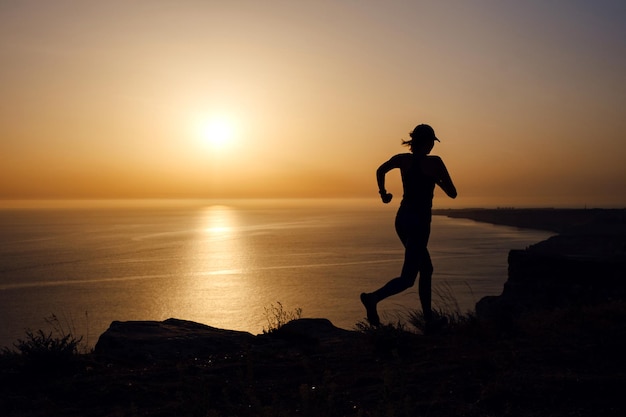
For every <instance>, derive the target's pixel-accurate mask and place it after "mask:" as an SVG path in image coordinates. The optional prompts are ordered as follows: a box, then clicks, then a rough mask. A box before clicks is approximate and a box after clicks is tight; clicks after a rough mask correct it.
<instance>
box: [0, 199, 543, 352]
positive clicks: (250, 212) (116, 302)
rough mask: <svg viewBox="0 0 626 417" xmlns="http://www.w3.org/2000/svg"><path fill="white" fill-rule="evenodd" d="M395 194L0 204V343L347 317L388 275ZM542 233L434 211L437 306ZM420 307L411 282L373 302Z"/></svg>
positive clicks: (501, 268)
mask: <svg viewBox="0 0 626 417" xmlns="http://www.w3.org/2000/svg"><path fill="white" fill-rule="evenodd" d="M396 210H397V203H395V201H394V202H392V203H391V204H389V205H384V204H382V203H380V202H379V201H378V200H375V199H329V200H320V199H284V200H271V199H263V200H148V201H133V200H115V201H65V202H54V204H47V205H46V204H44V205H43V206H42V204H32V207H26V206H20V205H14V206H11V205H9V206H4V207H2V208H0V236H1V239H0V347H3V346H4V347H9V348H11V347H12V346H13V345H14V343H16V342H17V341H18V340H20V339H22V340H24V339H25V338H26V331H29V330H30V331H36V330H39V329H42V330H44V331H45V332H46V333H48V332H50V333H55V332H59V331H66V332H67V331H71V332H72V333H73V334H75V335H77V336H82V337H83V344H84V345H85V346H94V345H95V344H96V342H97V340H98V337H99V336H100V335H101V334H102V333H103V332H104V331H105V330H106V329H107V328H108V327H109V325H110V324H111V322H112V321H116V320H117V321H130V320H165V319H167V318H178V319H183V320H191V321H195V322H198V323H203V324H206V325H209V326H213V327H218V328H223V329H231V330H241V331H248V332H250V333H252V334H259V333H262V332H263V331H264V330H265V329H268V328H269V326H271V325H272V324H273V323H274V322H275V311H276V310H277V309H282V310H283V311H284V312H285V313H287V314H292V313H293V314H295V313H296V310H298V309H301V316H302V317H309V318H312V317H322V318H327V319H329V320H330V321H331V322H332V323H333V324H334V325H336V326H338V327H341V328H345V329H354V328H355V327H356V325H357V323H359V322H363V321H364V320H365V311H364V309H363V306H362V305H361V303H360V301H359V294H360V293H361V292H370V291H373V290H375V289H377V288H379V287H380V286H382V285H383V284H385V283H386V282H387V281H388V280H389V279H392V278H394V277H396V276H398V275H399V272H400V269H401V267H402V260H403V247H402V245H401V243H400V241H399V239H398V238H397V236H396V234H395V230H394V217H395V212H396ZM551 234H552V233H549V232H545V231H539V230H529V229H519V228H514V227H505V226H496V225H492V224H487V223H479V222H475V221H472V220H466V219H452V218H448V217H445V216H433V219H432V232H431V238H430V243H429V250H430V253H431V258H432V261H433V264H434V268H435V273H434V275H433V294H434V295H433V302H434V306H435V307H436V308H440V309H445V310H453V311H458V312H461V313H465V312H468V311H472V310H474V306H475V304H476V302H477V301H478V300H480V299H481V298H482V297H484V296H488V295H498V294H500V293H501V292H502V289H503V284H504V282H505V281H506V279H507V255H508V252H509V250H511V249H524V248H526V247H528V246H529V245H531V244H534V243H537V242H539V241H542V240H545V239H547V238H548V237H549V236H551ZM419 309H420V304H419V298H418V295H417V288H416V287H413V288H410V289H408V290H406V291H405V292H404V293H402V294H399V295H396V296H393V297H391V298H389V299H387V300H384V301H383V302H381V303H380V304H379V312H380V315H381V318H382V320H383V321H388V322H394V323H396V322H398V321H405V320H406V317H407V315H408V314H409V313H410V312H413V311H417V310H419Z"/></svg>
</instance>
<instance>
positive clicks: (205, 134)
mask: <svg viewBox="0 0 626 417" xmlns="http://www.w3.org/2000/svg"><path fill="white" fill-rule="evenodd" d="M198 136H199V137H200V140H201V141H202V142H203V143H204V144H206V145H207V146H209V147H210V148H211V149H213V150H222V149H226V148H228V147H230V146H231V145H232V144H233V140H234V138H235V124H234V122H233V120H232V119H230V118H228V117H226V116H214V117H211V118H208V119H206V120H203V121H201V122H199V124H198Z"/></svg>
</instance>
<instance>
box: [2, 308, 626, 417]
mask: <svg viewBox="0 0 626 417" xmlns="http://www.w3.org/2000/svg"><path fill="white" fill-rule="evenodd" d="M144 324H145V323H144ZM166 325H169V326H182V327H183V328H185V329H187V330H186V332H187V334H186V337H187V339H188V341H191V345H187V346H186V349H183V350H181V349H177V348H176V347H175V345H172V346H170V348H169V349H170V350H167V349H168V348H165V347H163V346H161V347H160V348H158V349H157V350H155V351H152V352H150V353H147V354H142V353H141V351H140V350H137V349H132V348H131V346H134V345H133V344H132V343H133V342H132V341H130V342H129V345H128V349H127V351H126V353H124V352H125V347H124V346H117V348H115V349H113V348H110V349H109V350H110V352H109V353H107V352H106V351H105V352H102V353H89V354H82V355H78V356H74V357H72V358H71V359H63V360H57V363H55V362H54V360H48V361H46V362H43V363H42V362H39V361H38V360H37V359H34V358H30V359H27V358H24V357H17V358H16V357H12V356H10V355H7V354H5V355H3V356H2V361H1V367H0V385H1V386H2V388H1V396H0V414H1V415H2V416H6V417H9V416H298V415H303V416H620V417H621V416H623V415H624V410H625V409H626V404H625V402H624V401H625V399H624V395H623V392H624V391H623V387H624V386H625V384H626V359H625V358H624V352H626V305H625V304H624V303H610V304H605V305H601V306H593V307H580V308H572V309H569V310H558V311H552V312H542V313H539V312H537V313H534V314H529V315H527V316H526V317H524V318H523V319H520V320H519V321H517V322H511V323H507V324H506V327H502V325H501V324H498V325H495V324H490V323H481V322H478V321H476V320H475V319H472V318H465V319H464V320H463V322H462V323H456V324H454V323H453V324H451V325H450V326H449V327H448V328H447V329H445V330H444V331H443V333H442V334H437V335H428V336H424V335H421V334H418V333H417V332H409V331H406V330H402V329H399V328H397V326H394V327H391V326H389V327H382V328H379V329H368V328H366V327H363V328H362V329H361V330H362V331H359V332H357V331H345V330H341V329H336V328H334V327H333V326H332V325H331V324H330V323H329V322H327V321H325V320H306V319H303V320H299V321H296V322H292V323H290V325H289V326H284V327H283V328H281V329H280V330H278V331H275V332H272V333H270V334H267V335H259V336H252V335H249V337H248V338H247V339H246V338H244V339H245V341H242V343H241V344H240V345H232V344H231V345H230V346H225V345H224V343H223V342H222V341H221V340H222V339H221V337H217V339H216V343H213V344H211V342H210V340H209V339H204V340H196V341H194V338H193V332H194V331H197V330H198V329H195V328H194V326H197V325H196V324H193V323H189V322H180V321H176V320H172V321H171V322H170V323H166ZM283 329H286V330H285V331H282V330H283ZM155 337H159V336H158V335H157V336H155ZM180 337H183V336H181V335H179V338H180ZM122 340H123V339H122ZM161 342H163V341H161ZM193 343H197V345H196V346H197V349H196V352H195V354H194V352H193V350H194V349H193ZM220 346H221V347H220ZM179 347H180V346H179ZM111 349H112V350H111ZM163 349H165V350H163ZM150 350H151V349H150V348H147V351H150Z"/></svg>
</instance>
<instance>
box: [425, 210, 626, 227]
mask: <svg viewBox="0 0 626 417" xmlns="http://www.w3.org/2000/svg"><path fill="white" fill-rule="evenodd" d="M433 214H434V215H441V216H447V217H453V218H463V219H470V220H475V221H479V222H484V223H492V224H497V225H503V226H513V227H520V228H524V229H536V230H547V231H551V232H556V233H563V232H565V231H567V230H569V229H571V228H572V227H576V226H580V225H584V224H588V223H592V222H596V221H598V220H599V219H601V218H604V217H613V216H619V217H622V218H623V217H624V215H625V214H626V209H554V208H527V209H526V208H525V209H517V208H497V209H482V208H476V209H435V210H433Z"/></svg>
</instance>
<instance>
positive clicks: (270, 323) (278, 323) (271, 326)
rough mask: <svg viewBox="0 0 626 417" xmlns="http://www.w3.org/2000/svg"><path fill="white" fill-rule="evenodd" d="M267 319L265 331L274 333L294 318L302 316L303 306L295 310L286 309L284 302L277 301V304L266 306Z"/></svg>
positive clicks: (265, 332)
mask: <svg viewBox="0 0 626 417" xmlns="http://www.w3.org/2000/svg"><path fill="white" fill-rule="evenodd" d="M264 310H265V320H266V321H267V327H263V333H264V334H268V333H272V332H274V331H276V330H278V329H280V328H281V327H283V326H284V325H285V324H287V323H289V322H290V321H292V320H297V319H300V318H302V308H300V307H297V308H295V309H293V310H285V307H284V306H283V303H281V302H280V301H277V302H276V304H273V303H272V304H270V306H269V307H264Z"/></svg>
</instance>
